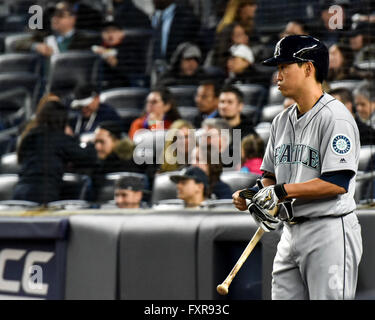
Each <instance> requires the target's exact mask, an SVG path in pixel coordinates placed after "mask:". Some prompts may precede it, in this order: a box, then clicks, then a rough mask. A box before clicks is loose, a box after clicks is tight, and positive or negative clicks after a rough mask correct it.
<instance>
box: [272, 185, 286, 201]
mask: <svg viewBox="0 0 375 320" xmlns="http://www.w3.org/2000/svg"><path fill="white" fill-rule="evenodd" d="M284 184H285V183H281V184H276V185H275V187H274V190H275V194H276V196H277V197H278V198H279V199H283V198H285V197H286V196H287V195H288V193H287V192H286V190H285V188H284Z"/></svg>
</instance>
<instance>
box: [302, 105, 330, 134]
mask: <svg viewBox="0 0 375 320" xmlns="http://www.w3.org/2000/svg"><path fill="white" fill-rule="evenodd" d="M334 100H336V99H332V100H329V101H328V102H327V103H326V104H324V105H323V106H322V107H321V108H320V109H319V110H318V111H317V112H316V113H315V114H314V115H313V116H312V117H311V119H310V121H309V122H308V123H306V125H305V127H304V128H303V130H302V134H301V135H303V133H304V131H305V130H306V128H307V127H308V125H309V124H310V122H311V121H312V120H313V119H314V118H315V117H316V116H317V115H318V113H319V112H320V111H321V110H323V108H324V107H325V106H327V105H328V104H329V103H330V102H332V101H334ZM319 101H320V99H319V100H318V101H317V103H318V102H319Z"/></svg>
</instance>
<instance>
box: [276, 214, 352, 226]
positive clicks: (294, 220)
mask: <svg viewBox="0 0 375 320" xmlns="http://www.w3.org/2000/svg"><path fill="white" fill-rule="evenodd" d="M352 212H353V211H350V212H347V213H343V214H340V215H328V216H320V217H303V216H302V217H293V218H291V219H289V220H282V221H284V222H286V223H288V224H290V225H295V224H301V223H304V222H306V221H310V220H314V219H324V218H340V217H345V216H347V215H348V214H350V213H352Z"/></svg>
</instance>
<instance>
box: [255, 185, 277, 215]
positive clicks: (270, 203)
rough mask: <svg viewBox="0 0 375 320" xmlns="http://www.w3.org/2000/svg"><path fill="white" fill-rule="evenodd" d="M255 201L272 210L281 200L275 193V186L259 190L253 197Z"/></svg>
mask: <svg viewBox="0 0 375 320" xmlns="http://www.w3.org/2000/svg"><path fill="white" fill-rule="evenodd" d="M253 202H255V203H256V204H257V205H258V206H260V207H261V208H263V209H267V210H272V209H273V208H275V207H276V205H277V204H278V202H279V198H278V197H277V195H276V193H275V186H274V185H273V186H269V187H265V188H263V189H261V190H259V191H258V192H257V194H256V195H255V196H254V197H253Z"/></svg>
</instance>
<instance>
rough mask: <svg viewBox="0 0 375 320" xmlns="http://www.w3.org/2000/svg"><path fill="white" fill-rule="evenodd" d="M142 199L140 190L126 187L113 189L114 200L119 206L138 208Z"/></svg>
mask: <svg viewBox="0 0 375 320" xmlns="http://www.w3.org/2000/svg"><path fill="white" fill-rule="evenodd" d="M141 199H142V191H133V190H127V189H116V190H115V202H116V206H117V207H119V208H139V203H140V202H141Z"/></svg>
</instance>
